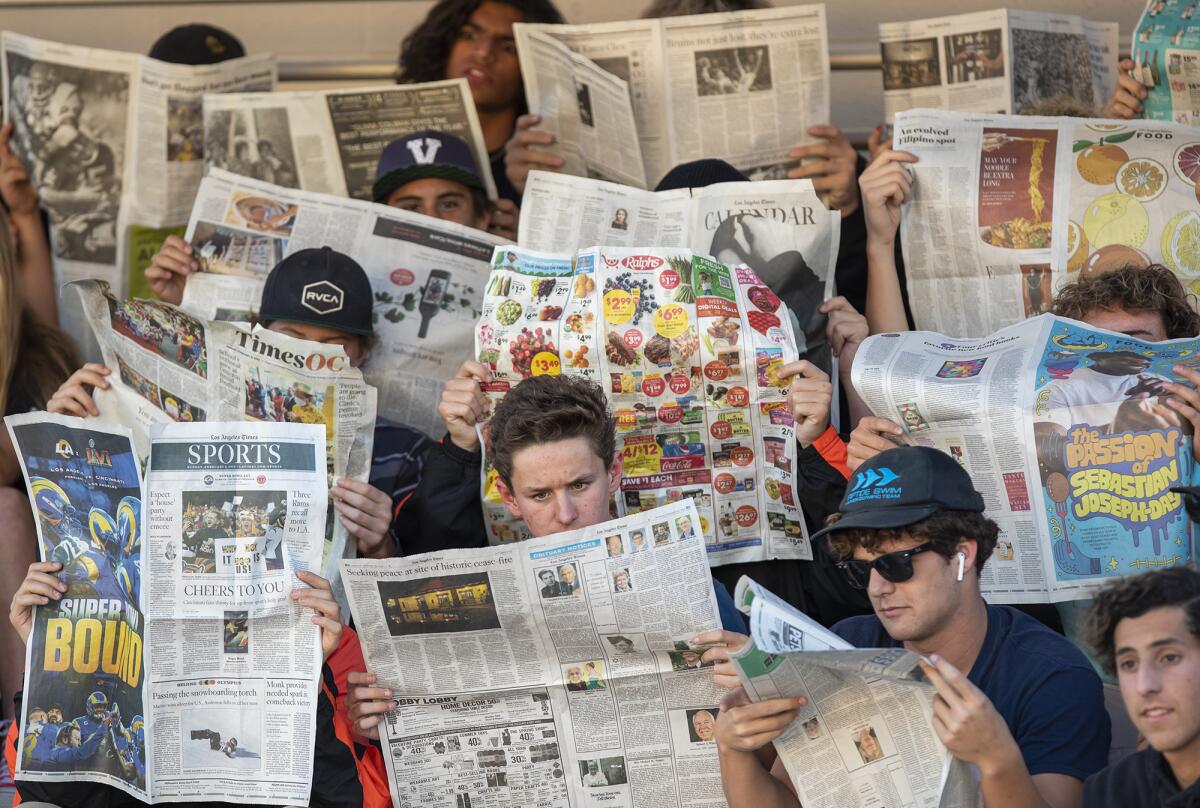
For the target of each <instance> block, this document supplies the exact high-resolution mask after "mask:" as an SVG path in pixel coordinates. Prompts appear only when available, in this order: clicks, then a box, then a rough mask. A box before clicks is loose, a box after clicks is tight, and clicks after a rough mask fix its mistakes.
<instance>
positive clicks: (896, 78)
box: [879, 9, 1118, 122]
mask: <svg viewBox="0 0 1200 808" xmlns="http://www.w3.org/2000/svg"><path fill="white" fill-rule="evenodd" d="M1117 35H1118V26H1117V23H1115V22H1092V21H1091V20H1085V19H1083V18H1082V17H1074V16H1071V15H1067V14H1043V13H1039V12H1036V11H1019V10H1007V9H994V10H992V11H980V12H975V13H971V14H959V15H956V16H951V17H936V18H934V19H928V20H912V21H909V22H888V23H880V25H879V42H880V49H881V50H882V52H883V102H884V109H885V110H886V112H887V120H888V121H889V122H890V121H891V120H892V118H893V117H894V116H895V114H896V113H897V112H901V111H903V110H906V109H913V108H914V107H930V108H933V109H946V110H954V111H956V112H997V113H1007V114H1010V115H1011V114H1016V113H1019V112H1021V109H1022V107H1026V106H1029V105H1033V104H1036V103H1038V102H1039V101H1042V100H1045V99H1050V98H1069V99H1072V100H1074V101H1076V102H1078V103H1080V104H1083V105H1086V106H1090V107H1094V108H1096V109H1099V108H1100V107H1101V106H1102V105H1103V104H1104V101H1105V99H1106V98H1107V97H1108V93H1109V91H1110V90H1111V88H1112V86H1113V84H1114V82H1115V81H1116V70H1115V67H1114V65H1115V64H1116V62H1117Z"/></svg>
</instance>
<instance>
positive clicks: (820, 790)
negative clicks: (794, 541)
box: [732, 577, 982, 808]
mask: <svg viewBox="0 0 1200 808" xmlns="http://www.w3.org/2000/svg"><path fill="white" fill-rule="evenodd" d="M735 597H736V600H737V602H738V603H739V604H740V605H741V607H742V610H743V611H746V612H747V613H748V614H750V616H751V617H750V619H751V641H750V642H747V643H746V644H745V645H744V646H743V647H742V648H741V649H739V650H738V651H737V652H736V653H734V654H733V655H732V656H733V661H734V664H735V665H736V666H737V669H738V678H739V679H741V682H742V687H744V688H745V690H746V693H747V695H749V696H750V698H751V699H752V700H753V701H761V700H763V699H774V698H782V697H793V696H804V697H805V698H806V699H807V700H808V703H807V704H805V705H804V707H802V708H801V710H800V714H799V715H798V716H797V717H796V719H795V720H794V721H793V722H792V724H791V725H790V726H789V727H788V728H787V730H786V731H785V732H784V734H783V735H782V736H781V737H779V738H777V739H776V740H775V741H774V744H775V749H776V751H778V753H779V757H780V759H781V760H782V761H783V765H784V768H786V769H787V773H788V775H789V776H790V777H791V779H792V785H793V787H794V788H795V789H796V796H797V797H799V799H800V803H801V804H802V805H804V806H805V808H867V807H868V806H875V805H902V806H922V807H923V808H938V806H941V808H968V806H982V800H981V799H980V796H979V788H978V785H976V782H977V781H976V780H975V778H974V777H972V776H971V774H970V772H969V770H968V769H969V767H968V766H966V765H965V764H962V763H961V762H959V761H956V760H954V758H953V757H952V756H951V755H950V753H949V751H947V749H946V747H945V746H943V745H942V742H941V740H940V739H939V738H938V736H937V733H936V732H935V731H934V729H933V724H932V720H933V697H934V689H933V685H932V684H930V683H929V681H928V679H926V678H925V675H924V673H923V672H922V671H921V669H920V667H919V666H918V665H917V661H918V657H917V655H916V654H913V653H911V652H909V651H905V650H904V649H902V648H891V649H880V648H876V649H870V648H868V649H854V648H852V647H851V646H850V645H849V644H848V643H847V642H846V641H845V640H843V639H841V638H840V637H838V636H837V635H836V634H833V633H832V632H829V631H827V630H826V629H824V628H823V627H821V626H820V625H819V624H818V623H816V622H815V621H813V620H810V619H809V618H808V617H806V616H805V615H803V614H801V613H800V612H798V611H796V610H795V609H794V608H793V607H791V606H790V605H788V604H787V603H785V602H784V601H782V600H780V599H779V598H776V597H775V596H773V595H771V593H770V592H767V591H766V590H765V589H763V588H762V587H760V586H759V585H758V584H756V583H754V581H752V580H750V579H749V578H744V577H743V578H742V579H741V581H739V582H738V586H737V595H736V596H735Z"/></svg>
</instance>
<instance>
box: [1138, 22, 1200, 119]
mask: <svg viewBox="0 0 1200 808" xmlns="http://www.w3.org/2000/svg"><path fill="white" fill-rule="evenodd" d="M1195 15H1196V4H1195V3H1194V2H1191V1H1190V0H1188V2H1178V1H1177V0H1173V1H1172V2H1169V3H1168V2H1164V0H1147V2H1146V8H1145V10H1143V11H1142V15H1141V17H1140V18H1139V19H1138V21H1137V25H1135V26H1134V28H1133V36H1132V40H1131V44H1130V46H1129V53H1130V57H1131V58H1132V59H1133V70H1131V71H1129V74H1130V76H1131V77H1132V78H1134V79H1135V80H1136V81H1137V82H1138V83H1139V84H1141V85H1142V86H1143V87H1145V88H1146V90H1147V93H1146V97H1145V99H1142V108H1143V110H1144V111H1143V113H1142V115H1143V116H1144V117H1146V118H1150V119H1153V120H1160V121H1174V122H1175V123H1182V124H1188V125H1192V124H1194V123H1196V120H1197V118H1198V117H1200V102H1198V101H1197V98H1198V97H1200V96H1198V93H1200V57H1198V54H1197V52H1198V51H1200V35H1198V33H1197V32H1200V27H1197V23H1194V22H1192V18H1193V17H1195Z"/></svg>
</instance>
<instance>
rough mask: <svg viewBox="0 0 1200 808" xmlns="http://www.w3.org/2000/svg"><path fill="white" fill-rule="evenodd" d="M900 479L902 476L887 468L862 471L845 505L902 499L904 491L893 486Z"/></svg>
mask: <svg viewBox="0 0 1200 808" xmlns="http://www.w3.org/2000/svg"><path fill="white" fill-rule="evenodd" d="M899 479H900V475H899V474H897V473H896V472H894V471H892V470H891V469H889V468H888V467H887V466H884V467H882V468H877V469H865V470H863V471H860V472H859V473H858V474H856V475H855V478H854V483H853V484H852V485H851V486H850V490H849V491H847V492H846V503H845V504H847V505H849V504H851V503H853V502H866V501H869V500H873V499H874V500H878V499H900V496H901V494H902V493H903V490H902V489H901V488H900V486H898V485H892V483H894V482H896V481H897V480H899Z"/></svg>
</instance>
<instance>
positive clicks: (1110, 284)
mask: <svg viewBox="0 0 1200 808" xmlns="http://www.w3.org/2000/svg"><path fill="white" fill-rule="evenodd" d="M1111 308H1121V309H1125V310H1126V311H1156V312H1158V313H1159V314H1161V315H1162V319H1163V325H1164V326H1165V327H1166V331H1167V338H1168V339H1183V338H1185V337H1194V336H1197V335H1198V334H1200V314H1196V311H1195V310H1194V309H1193V308H1192V306H1191V304H1190V303H1189V302H1188V294H1187V291H1186V290H1185V289H1184V288H1183V285H1182V284H1180V283H1179V279H1178V278H1177V277H1175V273H1174V272H1172V271H1171V270H1169V269H1167V268H1166V267H1165V266H1163V265H1162V264H1151V265H1150V266H1148V267H1145V268H1142V267H1139V266H1137V265H1136V264H1127V265H1126V266H1124V267H1122V268H1120V269H1114V270H1112V271H1111V272H1102V273H1100V274H1099V275H1084V276H1083V277H1081V278H1080V279H1079V280H1077V281H1075V282H1074V283H1068V284H1067V285H1066V286H1064V287H1063V288H1061V289H1059V290H1058V294H1056V295H1055V296H1054V308H1053V309H1051V311H1052V312H1053V313H1054V314H1056V315H1058V316H1059V317H1070V318H1071V319H1072V320H1082V319H1083V318H1084V317H1085V316H1086V315H1087V313H1088V312H1090V311H1092V310H1093V309H1111Z"/></svg>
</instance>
